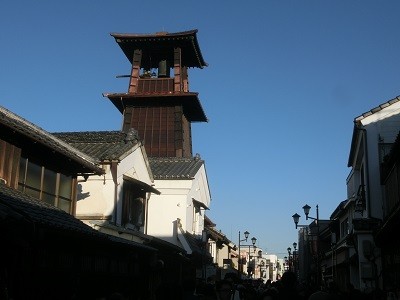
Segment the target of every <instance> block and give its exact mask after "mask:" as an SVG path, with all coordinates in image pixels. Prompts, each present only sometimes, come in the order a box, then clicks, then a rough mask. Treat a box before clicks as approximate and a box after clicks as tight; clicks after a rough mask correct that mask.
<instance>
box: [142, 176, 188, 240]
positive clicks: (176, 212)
mask: <svg viewBox="0 0 400 300" xmlns="http://www.w3.org/2000/svg"><path fill="white" fill-rule="evenodd" d="M154 183H155V188H156V189H157V190H159V191H160V192H161V195H152V197H151V199H150V200H149V202H148V208H149V211H148V223H147V234H148V235H152V236H155V237H158V238H161V239H163V240H166V241H168V242H170V243H173V244H176V245H178V241H177V239H176V227H175V226H176V220H177V219H178V218H179V219H181V221H182V225H183V224H185V222H184V221H185V220H186V210H187V205H188V204H187V202H188V201H187V197H188V194H189V191H190V187H191V180H155V181H154ZM183 229H184V230H186V229H185V228H183Z"/></svg>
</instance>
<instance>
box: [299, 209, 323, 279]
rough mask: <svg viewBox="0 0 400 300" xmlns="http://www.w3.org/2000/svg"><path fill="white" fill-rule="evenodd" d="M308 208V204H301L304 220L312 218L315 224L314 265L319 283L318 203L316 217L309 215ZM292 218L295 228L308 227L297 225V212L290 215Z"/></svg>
mask: <svg viewBox="0 0 400 300" xmlns="http://www.w3.org/2000/svg"><path fill="white" fill-rule="evenodd" d="M310 209H311V206H309V205H308V204H306V205H304V206H303V210H304V214H305V215H306V220H308V219H311V220H314V221H315V224H316V226H317V234H316V235H315V236H316V238H315V241H316V243H315V248H316V265H317V284H319V281H320V266H319V207H318V205H316V212H317V216H316V217H311V216H309V214H310ZM292 218H293V221H294V224H295V225H296V229H297V228H298V227H309V226H307V225H298V223H299V219H300V215H299V214H297V213H295V214H294V215H293V216H292ZM293 247H294V244H293ZM296 247H297V244H296Z"/></svg>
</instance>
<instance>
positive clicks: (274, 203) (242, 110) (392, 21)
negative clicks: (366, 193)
mask: <svg viewBox="0 0 400 300" xmlns="http://www.w3.org/2000/svg"><path fill="white" fill-rule="evenodd" d="M227 3H228V2H227V1H215V0H212V1H211V0H203V1H187V0H186V1H126V0H119V1H98V0H96V1H95V0H90V1H50V0H45V1H18V0H15V1H1V3H0V54H1V55H0V104H1V105H2V106H4V107H6V108H8V109H9V110H11V111H13V112H15V113H17V114H19V115H20V116H22V117H24V118H26V119H28V120H29V121H31V122H33V123H35V124H37V125H38V126H40V127H42V128H44V129H45V130H47V131H50V132H52V131H86V130H119V129H120V128H121V115H120V113H119V112H118V111H117V110H116V108H115V107H114V106H113V105H112V104H111V102H109V100H108V99H107V98H103V96H102V93H103V92H126V91H127V81H126V79H116V78H115V76H116V75H123V74H128V73H129V71H130V65H129V62H128V60H127V59H126V57H125V56H124V55H123V53H122V51H121V50H120V48H119V47H118V46H117V44H116V43H115V41H114V39H113V38H112V37H111V36H110V35H109V34H110V33H111V32H119V33H154V32H157V31H168V32H177V31H185V30H191V29H198V30H199V32H198V40H199V43H200V47H201V49H202V54H203V57H204V59H205V60H206V62H208V64H209V67H207V68H204V69H191V70H190V71H189V72H190V73H189V76H190V90H191V91H193V92H198V93H199V98H200V100H201V102H202V105H203V108H204V110H205V112H206V115H207V117H208V118H209V122H208V123H196V124H194V125H193V152H194V153H200V155H201V157H202V158H203V159H204V160H205V161H206V169H207V174H208V179H209V184H210V189H211V195H212V204H211V209H210V211H209V212H208V216H209V217H210V218H211V219H212V220H213V221H214V222H215V223H216V224H217V228H218V229H221V230H222V231H223V232H224V233H225V234H226V235H227V236H228V238H231V239H232V241H233V242H235V243H237V238H238V231H239V230H240V231H242V232H243V231H245V230H248V231H249V232H250V233H251V236H255V237H256V238H257V239H258V245H259V246H260V247H262V248H264V250H266V251H267V252H268V253H278V254H279V256H280V257H283V256H284V254H285V252H286V248H287V247H288V246H290V245H292V243H293V242H294V241H295V240H296V239H297V231H296V230H295V228H294V224H293V221H292V218H291V216H292V215H293V214H294V213H295V212H298V213H299V214H301V215H302V216H303V217H302V219H301V220H302V223H304V222H305V220H304V215H303V213H302V209H301V207H302V206H303V205H304V204H306V203H307V204H309V205H310V206H312V207H313V214H315V205H316V204H319V207H320V216H321V218H329V216H330V214H331V213H332V211H333V210H334V209H335V208H336V206H337V205H338V203H339V202H340V201H342V200H344V199H346V177H347V175H348V173H349V171H350V170H349V169H348V168H347V159H348V154H349V149H350V142H351V135H352V130H353V120H354V118H355V117H357V116H359V115H360V114H362V113H363V112H365V111H368V110H370V109H371V108H373V107H375V106H377V105H379V104H381V103H382V102H385V101H387V100H389V99H392V98H394V97H396V96H398V95H399V94H400V92H399V90H400V81H399V79H400V78H399V77H400V76H399V74H400V72H399V70H400V60H399V57H400V32H399V31H400V30H399V28H400V26H399V23H398V18H399V14H400V1H394V0H393V1H377V0H376V1H370V0H360V1H351V0H336V1H323V0H315V1H312V0H308V1H300V0H293V1H285V0H280V1H277V0H275V1H270V0H263V1H248V2H243V1H237V2H235V1H229V5H227Z"/></svg>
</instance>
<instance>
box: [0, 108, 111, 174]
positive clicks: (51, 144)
mask: <svg viewBox="0 0 400 300" xmlns="http://www.w3.org/2000/svg"><path fill="white" fill-rule="evenodd" d="M0 125H2V126H5V127H7V128H8V129H9V130H10V131H13V132H17V133H18V134H19V135H21V136H23V138H24V139H26V140H28V139H29V140H32V141H34V143H38V144H41V145H43V146H44V147H46V148H48V149H49V150H50V151H55V152H57V153H60V154H62V155H63V156H66V157H67V158H69V159H71V160H73V161H75V162H77V163H79V164H80V165H82V166H84V167H85V168H88V169H89V170H92V171H95V172H96V173H99V174H102V173H103V170H102V169H101V168H100V167H99V166H97V165H96V163H95V162H94V161H93V159H92V158H91V157H89V156H87V155H86V154H84V153H82V152H80V151H78V150H77V149H75V148H73V147H71V146H70V145H68V144H67V143H65V142H63V141H62V140H60V139H58V138H57V137H55V136H54V135H52V134H50V133H49V132H47V131H45V130H44V129H42V128H40V127H38V126H36V125H35V124H33V123H31V122H29V121H27V120H25V119H24V118H22V117H20V116H18V115H16V114H14V113H13V112H11V111H9V110H7V109H6V108H4V107H2V106H0Z"/></svg>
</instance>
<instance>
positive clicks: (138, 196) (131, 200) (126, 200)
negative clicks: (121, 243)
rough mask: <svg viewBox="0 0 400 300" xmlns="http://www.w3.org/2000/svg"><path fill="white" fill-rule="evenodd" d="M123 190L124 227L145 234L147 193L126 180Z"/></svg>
mask: <svg viewBox="0 0 400 300" xmlns="http://www.w3.org/2000/svg"><path fill="white" fill-rule="evenodd" d="M123 190H124V192H123V193H124V196H123V207H122V225H124V226H125V227H127V228H130V229H134V230H137V231H141V232H143V226H144V221H145V220H144V218H145V197H146V193H145V192H144V191H143V190H142V189H141V188H140V187H137V186H135V185H134V184H132V183H130V182H128V181H126V180H124V187H123Z"/></svg>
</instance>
